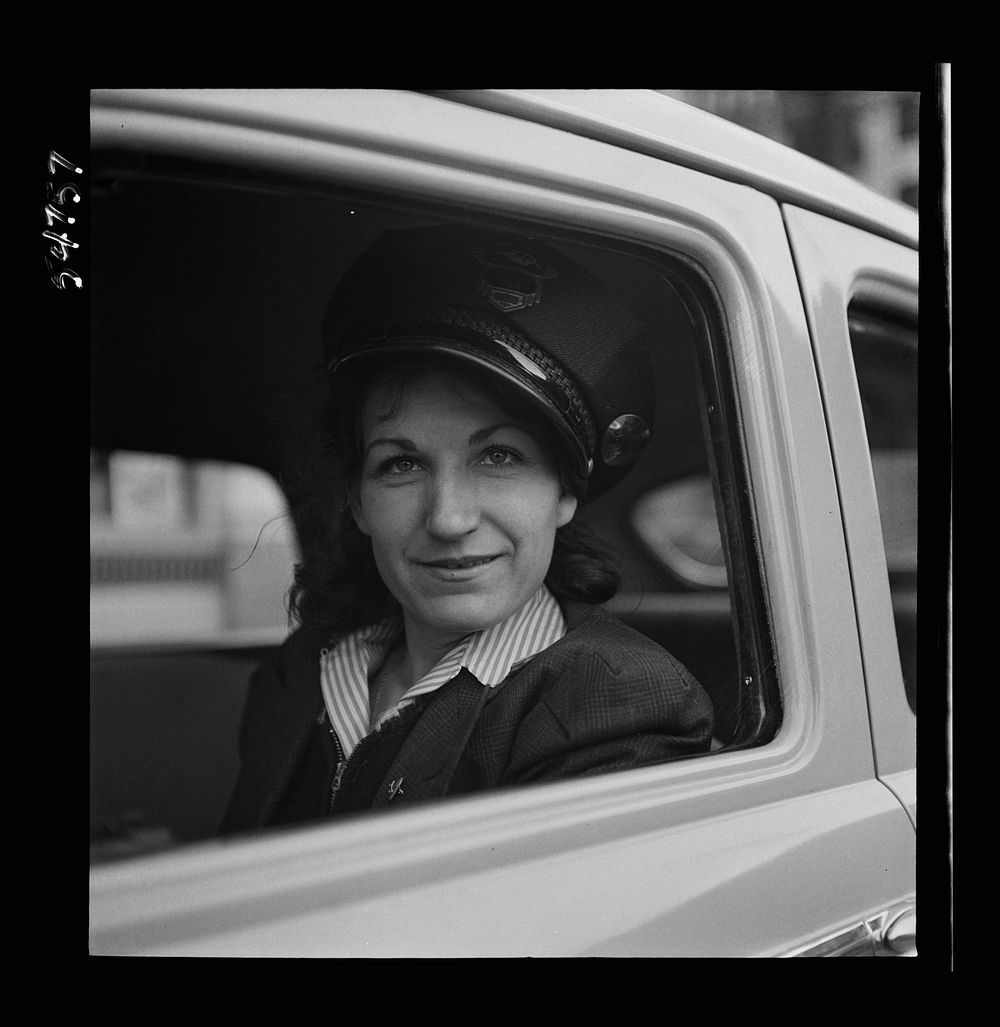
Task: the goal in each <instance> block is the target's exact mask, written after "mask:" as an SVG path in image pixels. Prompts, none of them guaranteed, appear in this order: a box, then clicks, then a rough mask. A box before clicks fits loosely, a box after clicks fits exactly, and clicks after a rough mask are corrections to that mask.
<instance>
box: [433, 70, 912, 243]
mask: <svg viewBox="0 0 1000 1027" xmlns="http://www.w3.org/2000/svg"><path fill="white" fill-rule="evenodd" d="M435 95H438V96H442V97H446V98H448V99H450V100H453V101H456V102H459V103H463V104H468V105H472V106H476V107H481V108H486V109H489V110H493V111H497V112H501V113H504V114H508V115H512V116H514V117H518V118H521V119H523V120H526V121H534V122H537V123H540V124H545V125H549V126H550V127H553V128H560V129H563V130H565V131H568V132H573V133H574V134H576V135H581V136H588V137H591V138H594V139H599V140H601V141H603V142H608V143H612V144H614V145H616V146H620V147H623V148H625V149H629V150H633V151H636V152H640V153H644V154H647V155H649V156H654V157H660V158H662V159H664V160H669V161H671V162H673V163H677V164H683V165H684V166H685V167H689V168H693V169H695V170H698V171H703V172H706V173H708V174H711V175H715V176H717V177H719V178H725V179H727V180H729V181H733V182H739V183H742V184H744V185H749V186H752V187H754V188H756V189H760V190H761V191H762V192H766V193H768V194H769V195H771V196H774V197H775V198H776V199H777V200H779V201H782V202H786V203H793V204H796V205H797V206H801V207H805V208H807V209H809V210H815V211H817V212H819V213H823V214H828V215H829V216H831V217H835V218H837V219H838V220H841V221H845V222H848V223H851V224H855V225H858V226H859V227H863V228H866V229H867V230H869V231H872V232H875V233H876V234H878V235H882V236H886V237H887V238H892V239H895V240H897V241H898V242H902V243H904V244H907V245H911V246H916V244H917V225H918V215H917V212H916V211H915V210H913V208H911V207H908V206H907V205H905V204H903V203H899V202H897V201H895V200H891V199H888V198H887V197H884V196H882V195H880V194H879V193H877V192H875V191H874V190H872V189H870V188H869V187H868V186H866V185H864V184H863V183H861V182H859V181H857V180H856V179H853V178H851V177H850V176H848V175H846V174H844V173H843V172H841V171H838V170H836V169H835V168H832V167H830V166H829V165H827V164H824V163H822V162H821V161H818V160H816V159H814V158H812V157H809V156H807V155H806V154H803V153H801V152H799V151H797V150H794V149H792V148H791V147H788V146H785V145H784V144H782V143H779V142H777V141H776V140H774V139H769V138H767V137H766V136H762V135H760V134H759V133H757V132H753V131H751V130H750V129H748V128H744V127H743V126H741V125H737V124H735V123H734V122H731V121H727V120H725V119H724V118H721V117H718V116H717V115H714V114H710V113H708V112H706V111H703V110H700V109H698V108H696V107H692V106H691V105H690V104H686V103H683V102H682V101H680V100H677V99H675V98H673V97H671V96H667V95H666V94H664V93H661V92H657V91H656V90H652V89H475V90H447V91H439V92H438V93H436V94H435Z"/></svg>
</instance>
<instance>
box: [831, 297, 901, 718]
mask: <svg viewBox="0 0 1000 1027" xmlns="http://www.w3.org/2000/svg"><path fill="white" fill-rule="evenodd" d="M848 324H849V328H850V334H851V348H852V352H853V356H854V366H855V371H856V374H857V379H858V388H859V390H860V393H861V403H862V407H863V409H864V417H865V429H866V431H867V433H868V446H869V450H870V452H871V461H872V470H873V472H874V476H875V490H876V493H877V495H878V507H879V517H880V519H881V522H882V539H883V542H884V544H885V558H886V566H887V569H888V572H889V586H890V589H891V592H892V605H893V616H894V620H895V625H896V637H897V641H898V645H899V658H900V665H901V668H902V672H903V681H904V683H905V686H906V698H907V702H908V703H909V705H910V707H911V709H912V710H913V711H914V712H916V708H917V391H918V390H917V325H916V320H915V317H914V316H911V315H910V314H908V313H907V312H906V311H904V310H899V309H897V310H893V309H889V308H881V307H875V306H872V305H866V304H864V303H862V302H859V301H856V302H855V303H853V304H852V305H851V307H850V309H849V312H848Z"/></svg>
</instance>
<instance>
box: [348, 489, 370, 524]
mask: <svg viewBox="0 0 1000 1027" xmlns="http://www.w3.org/2000/svg"><path fill="white" fill-rule="evenodd" d="M348 499H349V502H350V504H351V516H352V517H353V518H354V523H355V524H356V525H357V526H358V531H360V532H361V534H362V535H371V532H370V531H369V530H368V519H367V518H366V517H365V512H364V509H363V508H362V505H361V497H360V496H359V495H358V490H357V489H356V488H352V489H351V491H350V495H349V497H348Z"/></svg>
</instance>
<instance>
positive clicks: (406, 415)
mask: <svg viewBox="0 0 1000 1027" xmlns="http://www.w3.org/2000/svg"><path fill="white" fill-rule="evenodd" d="M361 431H362V464H361V477H360V483H359V486H358V488H357V489H356V490H355V493H354V500H353V504H352V505H353V512H354V518H355V521H356V522H357V525H358V527H359V528H360V529H361V531H362V532H364V533H365V534H366V535H368V536H369V537H370V538H371V542H372V550H373V552H374V556H375V563H376V565H377V567H378V570H379V573H380V575H381V576H382V580H383V581H384V582H385V584H386V586H387V588H388V589H389V591H390V592H392V594H393V595H394V596H395V597H396V599H397V600H398V601H399V602H400V604H401V605H402V608H403V616H404V621H405V624H406V628H407V632H408V633H409V632H413V631H419V632H421V633H422V634H423V635H424V637H426V638H428V639H434V640H437V641H439V642H446V641H450V640H457V639H459V638H461V637H462V636H464V635H467V634H469V633H470V632H473V631H479V630H482V629H484V628H487V627H490V626H492V625H494V624H497V623H498V622H500V621H502V620H504V619H505V618H507V617H508V616H510V615H511V614H512V613H514V612H516V611H517V610H518V609H520V608H521V606H523V605H524V603H525V602H527V600H528V599H530V598H531V596H532V595H534V593H535V592H536V591H537V590H538V588H539V587H540V586H541V584H542V582H543V581H544V579H545V575H546V574H547V573H548V569H549V563H550V561H551V558H552V546H553V541H554V539H555V532H556V528H558V527H560V526H562V525H564V524H566V523H568V522H569V521H570V520H571V519H572V517H573V514H574V513H575V512H576V498H575V497H574V496H572V495H568V494H563V491H562V488H561V486H560V481H559V476H558V473H557V470H556V467H555V465H554V463H553V458H552V456H551V455H550V454H549V452H548V450H547V448H546V447H544V446H543V444H542V442H541V440H540V438H539V437H538V435H537V434H536V433H534V432H533V431H532V429H531V428H530V426H529V425H528V423H527V422H524V421H522V420H519V419H518V418H517V417H516V416H513V415H511V414H510V413H509V412H508V411H506V410H505V409H503V408H501V407H500V406H499V405H497V402H496V400H494V399H492V398H491V397H490V396H489V395H487V394H486V393H485V392H483V391H482V390H480V389H479V388H477V386H476V385H475V383H474V382H472V381H468V380H466V379H464V378H460V377H455V376H452V375H447V374H444V373H441V372H437V371H429V372H428V373H426V374H424V375H421V376H418V377H416V378H413V379H411V380H410V381H409V382H408V383H407V384H406V385H405V386H404V387H403V390H402V395H401V397H397V396H396V391H395V390H391V389H389V388H388V387H387V386H385V385H382V384H379V383H376V384H375V385H374V386H373V388H372V389H371V390H370V393H369V396H368V400H367V402H366V404H365V406H364V409H363V411H362V419H361Z"/></svg>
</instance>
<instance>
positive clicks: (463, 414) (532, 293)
mask: <svg viewBox="0 0 1000 1027" xmlns="http://www.w3.org/2000/svg"><path fill="white" fill-rule="evenodd" d="M645 333H646V329H645V328H644V326H642V325H641V324H640V323H639V322H638V321H636V320H635V319H634V318H633V317H632V316H631V315H630V314H629V313H628V312H627V311H626V310H625V309H623V308H622V307H621V306H620V305H619V304H618V302H617V301H616V300H615V299H614V298H613V297H611V296H610V295H609V294H608V293H607V291H606V290H605V289H604V287H603V286H602V285H601V284H600V283H598V282H597V281H596V280H595V279H594V278H593V277H592V276H591V275H590V274H589V273H588V272H586V271H585V270H584V269H583V268H581V267H580V266H579V265H578V264H576V263H574V262H572V261H570V260H568V259H567V258H566V257H565V256H563V255H561V254H559V253H556V252H555V251H553V250H551V249H549V248H547V247H545V246H543V245H542V244H540V243H538V242H537V241H536V240H533V239H526V238H511V237H507V236H500V235H495V234H489V233H483V232H481V231H477V230H473V229H466V228H458V227H451V228H441V227H434V228H429V229H419V230H415V231H407V232H394V233H386V235H384V236H383V237H382V238H381V239H380V240H379V241H378V242H377V243H376V244H375V246H373V247H372V248H371V249H370V250H369V251H368V252H367V253H366V254H365V255H364V256H363V257H362V258H361V260H359V261H358V262H357V264H355V265H354V267H353V268H352V269H351V270H350V271H349V272H348V274H347V275H346V276H345V277H344V279H343V280H342V282H341V283H340V285H339V286H338V288H337V290H336V292H335V293H334V296H333V299H332V301H331V304H330V308H329V311H328V314H327V317H326V319H325V322H324V347H325V356H326V363H327V368H328V387H329V392H328V400H329V403H328V409H327V411H326V413H325V415H324V423H325V425H326V433H325V435H324V436H323V437H322V442H323V447H324V449H323V464H322V472H321V474H319V475H318V476H317V480H318V481H319V482H321V483H322V484H323V485H324V486H325V488H324V489H322V490H321V491H320V493H319V494H318V496H317V497H316V498H315V499H314V500H313V501H312V502H311V503H310V504H304V505H303V508H302V509H301V510H300V512H299V525H300V531H301V533H302V544H303V559H302V562H301V564H300V565H299V567H298V568H297V573H296V580H295V583H294V585H293V589H292V593H291V605H292V610H293V612H294V614H295V615H296V618H297V620H298V622H299V627H298V629H297V630H296V631H295V632H294V633H293V634H292V635H291V636H290V638H289V639H288V640H287V642H286V643H285V644H284V645H283V646H282V648H281V649H280V650H279V652H278V653H277V654H276V655H275V657H274V658H273V659H271V660H269V661H268V662H267V663H265V664H264V665H263V666H262V667H261V668H260V669H259V670H258V672H257V673H256V674H255V676H254V678H253V681H252V683H251V688H250V692H249V695H248V700H247V706H246V710H245V713H244V720H243V725H242V728H241V734H240V749H241V755H242V760H243V765H242V769H241V773H240V776H239V780H238V782H237V785H236V788H235V791H234V794H233V797H232V800H231V802H230V806H229V810H228V813H227V816H226V820H225V823H224V825H223V830H224V831H227V832H228V831H236V830H242V829H247V828H251V827H260V826H264V825H266V824H279V823H292V822H297V821H302V820H308V819H314V818H316V817H319V816H323V815H331V814H341V813H348V812H358V811H362V810H368V809H374V808H379V807H383V806H387V805H390V804H391V805H393V806H397V807H398V806H405V805H408V804H412V803H414V802H418V801H421V800H425V799H429V798H433V797H440V796H444V795H458V794H463V793H468V792H474V791H479V790H483V789H489V788H497V787H505V786H510V785H516V784H524V783H528V782H533V781H550V780H555V779H559V778H563V777H568V776H571V775H580V774H590V773H597V772H604V771H608V770H613V769H618V768H625V767H634V766H640V765H643V764H648V763H656V762H661V761H663V760H669V759H675V758H677V757H681V756H686V755H690V754H694V753H698V752H703V751H706V750H707V749H708V747H709V742H710V739H711V734H712V709H711V704H710V702H709V700H708V697H707V696H706V694H705V693H704V691H703V690H702V689H701V687H700V686H699V685H698V683H697V682H696V681H695V680H694V679H693V678H692V676H691V675H690V673H689V672H688V671H687V670H686V669H685V668H684V667H683V666H682V665H681V664H680V663H678V661H677V660H675V659H674V658H673V657H672V656H670V655H669V654H668V653H667V652H665V651H664V650H663V649H662V648H661V647H659V646H658V645H656V644H655V643H653V642H652V641H650V640H649V639H647V638H646V637H645V636H643V635H641V634H639V633H637V632H635V631H633V630H631V629H629V628H627V627H626V626H625V625H623V624H621V623H620V622H618V621H617V620H615V619H614V618H613V617H611V616H610V615H608V614H607V613H605V612H604V611H602V610H601V609H600V607H599V605H598V604H600V603H602V602H604V601H606V600H607V599H609V598H610V597H611V595H612V594H613V593H614V590H615V587H616V583H617V579H616V575H615V572H614V569H613V567H612V566H611V564H610V563H609V562H608V560H607V559H606V558H605V557H604V556H603V554H602V553H601V551H600V548H599V547H598V546H596V545H595V543H594V542H593V540H592V539H591V537H590V536H589V535H588V533H587V532H586V530H585V529H584V528H583V527H582V526H581V525H580V524H579V522H578V521H577V519H576V514H577V511H578V509H579V506H580V504H581V502H583V501H584V500H585V499H591V498H593V497H594V496H595V495H598V494H601V493H602V492H604V491H606V490H607V489H608V488H610V487H612V486H613V485H614V484H615V483H616V482H617V481H618V480H619V479H620V478H621V477H622V476H623V475H624V474H625V473H626V472H627V470H628V468H629V466H630V465H631V464H632V462H633V461H634V460H635V458H636V457H637V456H638V455H639V453H640V452H641V450H642V448H643V446H644V445H645V443H646V441H647V440H648V438H649V435H650V431H651V428H652V422H653V395H652V381H653V378H652V369H651V366H650V363H649V357H648V348H647V343H646V339H645Z"/></svg>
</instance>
